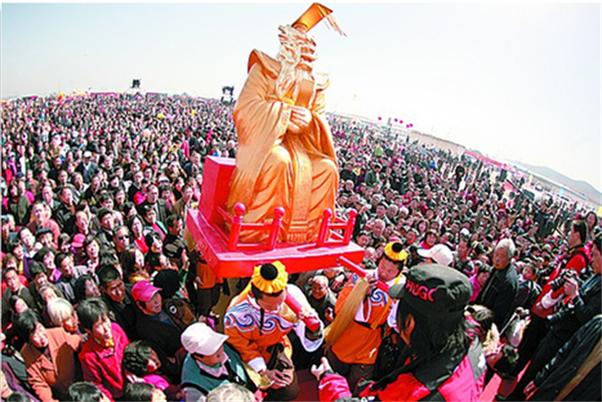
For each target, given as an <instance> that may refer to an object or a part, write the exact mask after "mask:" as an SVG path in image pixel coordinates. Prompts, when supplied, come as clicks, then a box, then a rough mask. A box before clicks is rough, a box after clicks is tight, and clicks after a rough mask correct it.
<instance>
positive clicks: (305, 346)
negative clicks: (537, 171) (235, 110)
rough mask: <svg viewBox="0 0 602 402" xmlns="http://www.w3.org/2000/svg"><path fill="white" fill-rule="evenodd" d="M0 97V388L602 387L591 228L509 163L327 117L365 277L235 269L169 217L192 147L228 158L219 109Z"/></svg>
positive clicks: (587, 391) (209, 103)
mask: <svg viewBox="0 0 602 402" xmlns="http://www.w3.org/2000/svg"><path fill="white" fill-rule="evenodd" d="M1 114H2V118H1V120H0V130H1V131H2V138H1V142H2V144H1V145H2V147H1V151H0V152H1V156H2V183H1V185H2V232H1V247H2V249H1V252H2V258H1V261H2V377H1V380H2V382H1V389H0V391H1V397H2V398H3V399H6V400H8V401H27V400H30V401H38V400H39V401H43V402H47V401H57V400H73V401H100V400H103V401H104V400H109V401H113V400H123V401H161V400H186V401H197V400H209V401H219V400H223V401H225V400H228V401H230V400H241V401H252V400H261V399H265V400H294V399H295V398H297V397H298V396H299V393H300V387H299V384H298V377H297V374H298V372H299V370H305V369H310V371H311V372H312V373H313V374H314V375H315V377H316V380H317V381H318V386H317V388H318V393H319V398H320V400H336V399H339V398H352V397H360V396H375V397H377V398H379V399H381V400H420V399H425V398H426V399H439V400H440V399H441V398H443V399H445V400H477V399H478V398H479V396H480V394H481V393H482V391H483V389H484V387H485V385H486V384H487V383H488V382H489V381H491V379H492V378H493V376H494V375H498V376H499V377H501V378H502V381H501V386H500V387H499V389H498V395H497V396H496V399H497V400H552V399H555V398H560V399H566V400H599V399H600V397H601V391H600V382H599V378H600V358H599V347H600V346H599V340H600V334H601V330H602V327H601V324H602V323H601V321H600V320H601V316H600V313H601V311H600V273H601V272H602V254H601V252H602V226H601V224H600V222H599V220H598V217H597V215H596V214H595V213H594V212H593V211H591V210H590V209H588V208H587V207H586V206H584V205H581V204H578V203H576V202H575V203H566V202H564V201H562V200H561V199H559V198H557V197H554V196H553V195H552V194H548V195H547V196H545V197H542V198H539V199H535V200H533V199H531V198H529V196H528V195H527V193H526V192H524V191H523V188H524V186H525V184H526V181H527V180H526V178H525V177H516V176H513V177H512V178H510V177H508V172H505V171H503V170H502V169H500V168H499V167H496V166H493V165H488V164H486V163H483V162H482V161H477V160H474V159H471V158H468V157H465V156H462V155H454V154H452V153H451V152H449V151H446V150H442V149H437V148H433V147H425V146H423V145H420V144H419V143H417V142H412V141H410V140H409V138H407V137H405V136H401V135H398V133H396V132H392V131H391V130H390V128H389V127H387V126H382V125H379V124H374V123H369V122H363V121H360V120H357V119H351V118H347V117H344V116H337V115H329V116H328V121H329V124H330V129H331V132H332V136H333V138H334V143H335V150H336V155H337V160H338V167H339V175H340V188H339V192H338V196H337V199H336V209H337V211H336V212H337V214H339V215H341V216H346V214H347V213H348V212H349V211H350V210H351V209H355V210H356V211H357V213H358V214H357V219H356V223H355V229H354V233H353V241H355V242H356V243H357V244H359V245H360V246H362V247H363V248H364V249H365V251H366V253H365V258H364V261H363V264H362V265H363V268H364V269H365V270H366V272H367V273H368V274H367V276H366V277H363V278H362V277H359V276H358V275H355V274H352V273H351V272H349V271H346V270H345V269H343V268H340V267H323V268H324V269H322V270H320V271H315V272H306V273H303V274H296V275H288V274H287V272H286V267H284V266H283V265H282V264H281V263H280V262H278V261H272V262H270V263H266V264H263V265H260V266H257V267H255V270H254V272H253V276H252V277H251V278H246V279H245V278H243V279H241V280H240V281H238V283H232V282H231V281H225V280H223V279H222V278H218V277H216V276H215V275H214V274H213V271H212V270H211V268H210V267H209V265H208V264H207V262H206V261H205V259H204V256H203V255H202V253H201V252H200V251H199V250H196V249H195V248H194V247H189V245H190V244H189V242H188V243H187V242H186V241H185V239H184V230H185V228H184V224H183V222H184V219H185V216H186V212H187V210H188V209H190V208H197V207H198V203H199V200H200V195H201V185H202V180H203V162H204V160H205V158H206V157H207V156H210V155H212V156H224V157H235V156H236V152H237V146H236V143H237V138H236V132H235V129H234V125H233V122H232V106H229V105H224V104H221V103H220V102H219V101H216V100H210V99H201V98H192V97H188V96H168V95H162V94H146V95H141V94H114V93H104V94H86V95H82V96H73V97H64V96H62V95H61V96H58V97H57V96H50V97H31V98H23V99H15V100H11V101H7V102H5V103H3V104H2V109H1ZM387 289H388V290H387ZM288 294H291V295H293V296H294V297H295V299H296V300H297V301H298V302H299V303H300V304H301V306H302V307H303V310H302V311H303V312H302V314H301V317H299V316H298V315H295V314H294V313H293V312H292V311H291V309H290V308H289V307H288V305H287V304H286V303H285V299H286V297H287V295H288ZM220 297H221V298H222V299H224V298H232V300H229V303H228V307H227V309H226V310H225V311H217V307H216V306H217V305H218V302H219V300H220ZM308 316H311V317H317V318H319V321H320V325H319V327H318V328H313V329H310V328H309V326H306V325H305V324H304V320H303V318H306V317H308Z"/></svg>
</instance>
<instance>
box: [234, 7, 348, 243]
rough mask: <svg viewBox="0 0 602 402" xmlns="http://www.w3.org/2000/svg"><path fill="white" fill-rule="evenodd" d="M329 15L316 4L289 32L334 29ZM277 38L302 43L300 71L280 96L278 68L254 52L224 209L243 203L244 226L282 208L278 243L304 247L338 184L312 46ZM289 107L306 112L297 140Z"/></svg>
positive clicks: (238, 113) (253, 236)
mask: <svg viewBox="0 0 602 402" xmlns="http://www.w3.org/2000/svg"><path fill="white" fill-rule="evenodd" d="M330 12H332V11H331V10H329V9H328V8H326V7H324V6H321V5H319V4H316V3H314V4H313V5H312V6H311V7H310V8H309V9H308V10H307V11H306V13H304V14H303V15H302V16H301V17H300V18H299V19H298V20H297V21H295V23H294V24H293V26H294V27H296V26H298V25H297V24H301V25H303V26H305V27H306V28H307V30H309V29H311V28H312V27H313V26H314V25H315V24H317V23H318V22H319V21H320V20H321V19H322V18H325V17H326V19H327V21H329V23H331V22H330V21H331V20H332V18H331V16H330V15H329V14H330ZM335 26H336V24H335ZM335 29H338V27H336V28H335ZM281 32H282V34H281V41H282V40H283V39H282V37H285V36H286V35H285V34H284V32H288V33H289V35H293V36H294V40H298V38H299V37H302V38H305V39H304V41H305V42H304V44H303V45H302V46H299V47H298V48H296V49H293V51H296V52H297V53H295V55H294V56H293V58H296V59H297V61H296V64H295V65H294V68H295V70H296V72H299V71H297V69H305V70H304V71H303V72H302V73H301V74H297V75H295V74H292V76H293V77H294V82H293V83H292V86H291V88H290V89H289V91H288V92H287V93H286V94H283V95H281V96H278V94H277V92H278V91H277V88H276V83H277V80H278V79H279V75H280V73H281V69H282V68H283V67H282V64H281V62H279V61H278V60H276V59H274V58H272V57H270V56H268V55H267V54H265V53H263V52H260V51H258V50H253V51H252V52H251V55H250V56H249V62H248V73H249V76H248V78H247V81H246V83H245V85H244V87H243V89H242V91H241V93H240V96H239V98H238V100H237V102H236V106H235V107H234V112H233V116H232V117H233V119H234V123H235V126H236V130H237V134H238V141H239V150H238V152H237V156H236V169H235V172H234V176H233V179H232V183H231V188H230V194H229V198H228V202H227V207H228V209H229V210H232V208H233V207H234V204H235V203H237V202H242V203H243V204H244V205H245V206H246V207H247V213H246V214H245V216H244V221H245V222H262V221H265V220H270V219H272V218H273V212H274V208H276V207H278V206H281V207H284V209H285V216H284V225H285V230H284V234H283V235H281V237H283V238H282V239H281V240H285V241H291V242H306V241H312V240H314V239H315V238H316V236H317V231H318V228H317V226H318V225H319V222H320V219H321V217H322V214H323V211H324V209H326V208H330V209H332V210H334V205H335V197H336V193H337V189H338V182H339V174H338V169H337V160H336V154H335V150H334V145H333V141H332V134H331V132H330V128H329V126H328V123H327V121H326V116H325V114H324V110H325V102H324V90H325V89H326V87H327V86H328V80H327V79H326V78H323V76H318V75H314V74H313V73H312V70H311V64H312V62H313V61H314V60H315V57H313V52H314V50H313V46H315V44H314V43H313V40H311V39H310V38H308V37H307V36H306V34H305V33H301V32H299V31H297V30H295V29H294V28H291V27H281ZM291 32H292V34H291ZM293 42H294V41H293ZM295 43H297V42H295ZM297 44H298V43H297ZM284 47H285V48H286V49H288V50H289V51H290V50H291V47H290V46H289V47H287V46H284ZM293 47H294V46H293ZM281 49H282V47H281ZM292 105H296V106H300V107H303V108H305V109H308V110H309V111H310V112H311V117H312V118H311V122H310V123H309V126H308V127H307V128H306V129H305V130H304V131H303V132H302V133H299V134H295V133H292V132H290V131H289V122H290V116H291V109H292ZM264 236H266V235H265V234H263V233H261V232H243V233H241V238H242V239H243V240H245V241H258V240H261V239H262V238H263V237H264Z"/></svg>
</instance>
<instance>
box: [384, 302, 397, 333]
mask: <svg viewBox="0 0 602 402" xmlns="http://www.w3.org/2000/svg"><path fill="white" fill-rule="evenodd" d="M392 302H393V303H392V304H391V311H390V312H389V316H388V317H387V324H388V325H389V327H391V328H393V329H394V330H395V331H397V332H399V330H398V329H397V307H399V302H398V301H397V300H392Z"/></svg>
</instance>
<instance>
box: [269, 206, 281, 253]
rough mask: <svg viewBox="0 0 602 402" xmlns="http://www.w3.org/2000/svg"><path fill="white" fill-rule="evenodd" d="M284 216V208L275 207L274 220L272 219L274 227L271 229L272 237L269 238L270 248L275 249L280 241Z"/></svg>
mask: <svg viewBox="0 0 602 402" xmlns="http://www.w3.org/2000/svg"><path fill="white" fill-rule="evenodd" d="M283 217H284V208H282V207H276V208H274V220H273V221H272V229H271V230H270V238H269V239H268V250H273V249H274V247H276V241H278V233H280V228H281V227H282V218H283Z"/></svg>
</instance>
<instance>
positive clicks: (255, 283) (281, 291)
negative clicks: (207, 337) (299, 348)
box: [224, 261, 323, 401]
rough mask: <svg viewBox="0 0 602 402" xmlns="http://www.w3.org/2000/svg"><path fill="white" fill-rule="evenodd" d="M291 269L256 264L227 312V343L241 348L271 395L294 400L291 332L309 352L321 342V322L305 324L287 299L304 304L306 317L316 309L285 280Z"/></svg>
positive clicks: (301, 293) (294, 377)
mask: <svg viewBox="0 0 602 402" xmlns="http://www.w3.org/2000/svg"><path fill="white" fill-rule="evenodd" d="M287 280H288V274H287V272H286V270H285V268H284V265H282V264H281V263H280V262H278V261H276V262H274V263H272V264H263V265H261V266H256V267H255V269H254V272H253V276H252V278H251V282H250V283H249V286H247V288H246V289H245V290H243V291H242V292H241V294H239V295H238V296H236V297H235V298H234V299H232V302H231V303H230V306H229V307H228V310H227V311H226V315H225V317H224V327H225V331H224V332H225V333H226V335H228V336H229V339H228V343H229V344H230V345H232V347H234V348H235V349H236V350H237V351H238V353H240V355H241V357H242V360H243V361H244V362H245V363H247V364H248V366H250V368H251V369H252V371H253V372H254V373H257V374H259V376H258V375H254V373H250V374H251V378H254V379H255V380H256V381H257V385H258V386H259V387H261V388H263V389H265V390H266V392H267V399H268V400H276V401H283V400H292V399H295V397H296V396H297V395H298V393H299V386H298V384H297V377H296V375H295V368H294V367H293V363H292V360H291V356H292V347H291V343H290V341H289V339H288V337H287V334H288V333H289V332H290V331H293V330H294V331H295V333H296V334H297V336H298V337H299V339H300V340H301V344H302V345H303V347H304V348H305V349H306V350H307V351H308V352H313V351H315V350H317V349H318V348H319V347H320V346H321V345H322V340H323V336H322V325H320V329H319V330H318V331H316V332H311V331H309V329H307V328H306V327H305V324H304V323H303V321H301V320H300V317H298V316H297V315H296V314H295V313H294V312H293V311H292V310H291V309H290V307H288V305H286V304H285V303H284V300H285V298H286V296H287V293H290V294H291V295H292V296H293V297H294V298H295V299H296V300H297V302H299V303H300V304H301V306H302V307H303V314H304V315H305V316H309V315H314V316H316V317H317V313H316V312H315V311H314V310H313V309H312V308H311V306H310V305H309V303H308V301H307V299H306V298H305V295H304V294H303V292H302V291H301V290H300V289H299V288H298V287H296V286H295V285H289V284H287Z"/></svg>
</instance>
